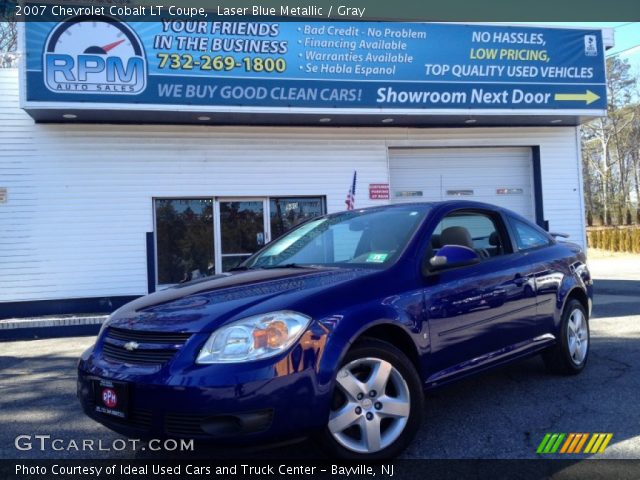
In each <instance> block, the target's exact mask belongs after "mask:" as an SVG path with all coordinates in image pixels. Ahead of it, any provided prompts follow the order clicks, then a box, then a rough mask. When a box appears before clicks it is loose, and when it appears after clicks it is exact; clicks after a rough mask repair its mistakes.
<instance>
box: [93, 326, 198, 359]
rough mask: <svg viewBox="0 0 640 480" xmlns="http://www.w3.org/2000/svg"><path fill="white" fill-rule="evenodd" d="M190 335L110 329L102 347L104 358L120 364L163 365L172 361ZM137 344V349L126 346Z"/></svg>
mask: <svg viewBox="0 0 640 480" xmlns="http://www.w3.org/2000/svg"><path fill="white" fill-rule="evenodd" d="M190 337H191V334H190V333H163V332H145V331H142V330H126V329H123V328H113V327H110V328H109V329H108V330H107V334H106V336H105V339H104V343H103V345H102V354H103V356H104V357H105V358H106V359H108V360H111V361H114V362H119V363H134V364H142V365H162V364H163V363H166V362H168V361H169V360H171V359H172V358H173V357H174V355H175V354H176V353H177V351H178V350H179V349H180V347H182V345H184V344H185V342H186V341H187V340H188V339H189V338H190ZM132 342H133V343H135V344H137V345H135V348H133V349H127V348H125V345H127V344H128V343H132Z"/></svg>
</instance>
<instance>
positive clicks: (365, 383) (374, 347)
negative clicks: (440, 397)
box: [321, 339, 423, 459]
mask: <svg viewBox="0 0 640 480" xmlns="http://www.w3.org/2000/svg"><path fill="white" fill-rule="evenodd" d="M422 415H423V393H422V384H421V381H420V377H419V376H418V373H417V372H416V368H415V367H414V365H413V364H412V363H411V361H410V360H409V359H408V358H407V356H406V355H405V354H404V353H402V352H401V351H400V350H399V349H397V348H396V347H394V346H393V345H391V344H389V343H387V342H383V341H380V340H376V339H365V340H362V341H359V342H358V343H356V344H355V345H354V347H353V348H352V349H351V350H350V351H349V352H348V353H347V355H346V358H345V359H344V362H343V364H342V367H341V368H340V369H339V370H338V372H337V374H336V378H335V387H334V392H333V398H332V404H331V411H330V414H329V419H328V422H327V427H326V429H325V431H324V432H323V434H322V438H321V440H322V443H323V445H324V446H325V448H326V449H328V450H329V452H330V453H331V454H332V455H334V456H337V457H340V458H349V459H384V458H391V457H395V456H396V455H398V454H399V453H400V452H402V451H403V450H404V449H405V448H406V447H407V445H408V444H409V443H410V442H411V440H412V439H413V437H414V436H415V434H416V432H417V431H418V428H419V426H420V423H421V421H422Z"/></svg>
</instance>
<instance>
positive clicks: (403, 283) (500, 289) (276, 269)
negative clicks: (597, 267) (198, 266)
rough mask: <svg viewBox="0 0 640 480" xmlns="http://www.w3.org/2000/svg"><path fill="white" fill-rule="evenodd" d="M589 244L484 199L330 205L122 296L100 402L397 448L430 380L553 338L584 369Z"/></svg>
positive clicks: (125, 416) (110, 330)
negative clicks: (227, 262)
mask: <svg viewBox="0 0 640 480" xmlns="http://www.w3.org/2000/svg"><path fill="white" fill-rule="evenodd" d="M585 262H586V260H585V254H584V252H583V251H582V250H581V249H580V247H579V246H577V245H574V244H572V243H568V242H560V241H556V239H555V238H554V236H552V235H550V234H548V233H547V232H546V231H544V230H543V229H541V228H539V227H538V226H536V225H535V224H533V223H531V222H529V221H528V220H526V219H524V218H522V217H520V216H518V215H517V214H515V213H513V212H510V211H508V210H505V209H502V208H499V207H495V206H492V205H486V204H482V203H475V202H463V201H451V202H441V203H419V204H400V205H391V206H384V207H376V208H366V209H362V210H353V211H348V212H342V213H336V214H330V215H325V216H322V217H318V218H315V219H313V220H310V221H308V222H306V223H304V224H302V225H300V226H298V227H297V228H295V229H293V230H291V231H290V232H288V233H286V234H285V235H283V236H282V237H280V238H278V239H277V240H275V241H273V242H271V243H270V244H268V245H266V246H265V247H264V248H263V249H262V250H260V251H259V252H257V253H256V254H255V255H253V256H252V257H250V258H249V259H247V260H246V261H245V262H244V263H243V264H242V265H241V266H240V267H238V268H236V269H234V271H231V272H229V273H226V274H222V275H216V276H213V277H208V278H205V279H199V280H196V281H193V282H190V283H186V284H182V285H179V286H176V287H173V288H169V289H167V290H163V291H161V292H158V293H154V294H151V295H148V296H145V297H142V298H139V299H138V300H135V301H133V302H131V303H129V304H128V305H125V306H124V307H122V308H120V309H119V310H117V311H116V312H114V313H113V314H112V315H111V316H110V318H109V319H108V321H107V322H106V323H105V324H104V326H103V328H102V330H101V331H100V334H99V336H98V338H97V341H96V343H95V345H94V346H93V347H91V348H90V349H88V350H87V351H86V352H84V354H83V355H82V357H81V359H80V362H79V366H78V396H79V398H80V401H81V403H82V407H83V409H84V411H85V412H86V413H87V415H89V416H90V417H92V418H93V419H95V420H97V421H98V422H100V423H102V424H104V425H106V426H107V427H109V428H111V429H113V430H115V431H117V432H120V433H123V434H125V435H128V436H132V437H142V438H149V437H152V438H153V437H156V438H157V437H160V438H166V437H171V438H185V437H186V438H194V439H206V440H214V441H221V442H224V443H225V444H227V445H228V444H230V443H234V442H236V443H238V444H246V443H248V442H252V443H253V442H258V443H267V442H278V441H284V440H287V439H291V438H298V437H301V436H313V437H315V438H316V439H317V440H319V442H320V443H321V445H322V446H323V447H324V448H325V449H326V450H328V451H329V452H330V454H331V455H332V456H336V457H340V458H355V459H378V458H389V457H393V456H395V455H397V454H399V453H400V452H401V451H402V450H403V449H404V448H405V447H406V446H407V445H408V444H409V442H411V440H412V438H413V436H414V435H415V434H416V432H417V430H418V429H419V427H420V423H421V420H422V417H423V410H424V404H423V402H424V396H425V392H428V391H429V390H430V389H433V388H436V387H438V386H440V385H443V384H445V383H447V382H451V381H453V380H458V379H460V378H463V377H466V376H468V375H471V374H475V373H478V372H481V371H484V370H486V369H488V368H492V367H496V366H499V365H504V364H506V363H509V362H513V361H516V360H520V359H522V358H524V357H527V356H530V355H535V354H538V353H540V354H542V356H543V358H544V361H545V363H546V365H547V366H548V368H549V369H550V370H551V371H553V372H556V373H562V374H577V373H579V372H580V371H582V369H583V368H584V367H585V364H586V362H587V358H588V355H589V315H590V312H591V299H592V290H593V284H592V280H591V278H590V274H589V271H588V269H587V266H586V263H585Z"/></svg>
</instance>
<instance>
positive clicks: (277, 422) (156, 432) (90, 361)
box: [78, 343, 329, 444]
mask: <svg viewBox="0 0 640 480" xmlns="http://www.w3.org/2000/svg"><path fill="white" fill-rule="evenodd" d="M98 345H99V343H98ZM99 350H100V348H99V347H96V349H95V351H94V349H89V350H88V351H87V352H85V353H84V354H83V356H82V358H81V359H80V362H79V364H78V398H79V400H80V403H81V405H82V408H83V410H84V412H85V413H86V414H87V415H88V416H89V417H91V418H93V419H94V420H96V421H98V422H100V423H101V424H103V425H105V426H106V427H108V428H110V429H112V430H114V431H116V432H118V433H121V434H123V435H125V436H128V437H132V438H167V437H170V438H194V439H202V440H210V441H216V440H220V441H224V443H225V444H229V443H231V444H233V443H242V444H247V443H267V442H268V443H271V442H278V441H284V440H287V439H290V438H297V437H300V436H306V435H308V434H309V433H311V432H312V431H314V430H318V429H320V428H322V427H323V426H324V425H326V420H327V418H328V412H329V395H328V394H327V391H328V388H327V387H321V386H319V383H320V382H318V375H317V373H316V368H317V365H318V362H319V350H318V349H315V348H303V347H302V346H301V345H298V346H296V347H295V348H294V349H293V350H292V351H291V352H289V353H288V354H287V355H285V356H284V357H282V358H275V359H273V360H265V361H261V362H254V363H250V364H243V365H193V362H192V361H190V362H188V363H187V362H185V363H183V362H181V360H180V358H179V356H178V357H176V359H174V360H173V361H171V362H169V363H167V364H166V365H163V366H161V367H148V366H132V365H126V364H122V363H120V364H118V363H116V362H111V361H109V360H107V359H105V358H103V356H102V355H101V354H100V351H99ZM101 379H103V380H104V379H106V380H112V381H119V382H126V383H127V384H128V387H129V388H128V391H129V404H128V416H127V418H126V419H121V418H118V417H114V416H111V415H107V414H104V413H99V412H97V411H96V400H95V398H96V397H95V392H94V387H95V386H96V384H97V382H96V381H97V380H101Z"/></svg>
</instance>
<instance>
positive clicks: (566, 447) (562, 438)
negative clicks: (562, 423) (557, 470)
mask: <svg viewBox="0 0 640 480" xmlns="http://www.w3.org/2000/svg"><path fill="white" fill-rule="evenodd" d="M612 438H613V434H612V433H593V434H589V433H569V434H568V435H567V434H565V433H547V434H545V436H544V438H543V439H542V441H541V442H540V445H538V448H537V450H536V453H539V454H553V453H568V454H571V453H585V454H593V453H603V452H604V450H605V449H606V448H607V446H608V445H609V442H610V441H611V439H612ZM587 440H588V442H587ZM585 443H586V444H587V446H586V447H585V448H584V451H583V450H582V447H583V446H584V445H585ZM558 450H560V451H558Z"/></svg>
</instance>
